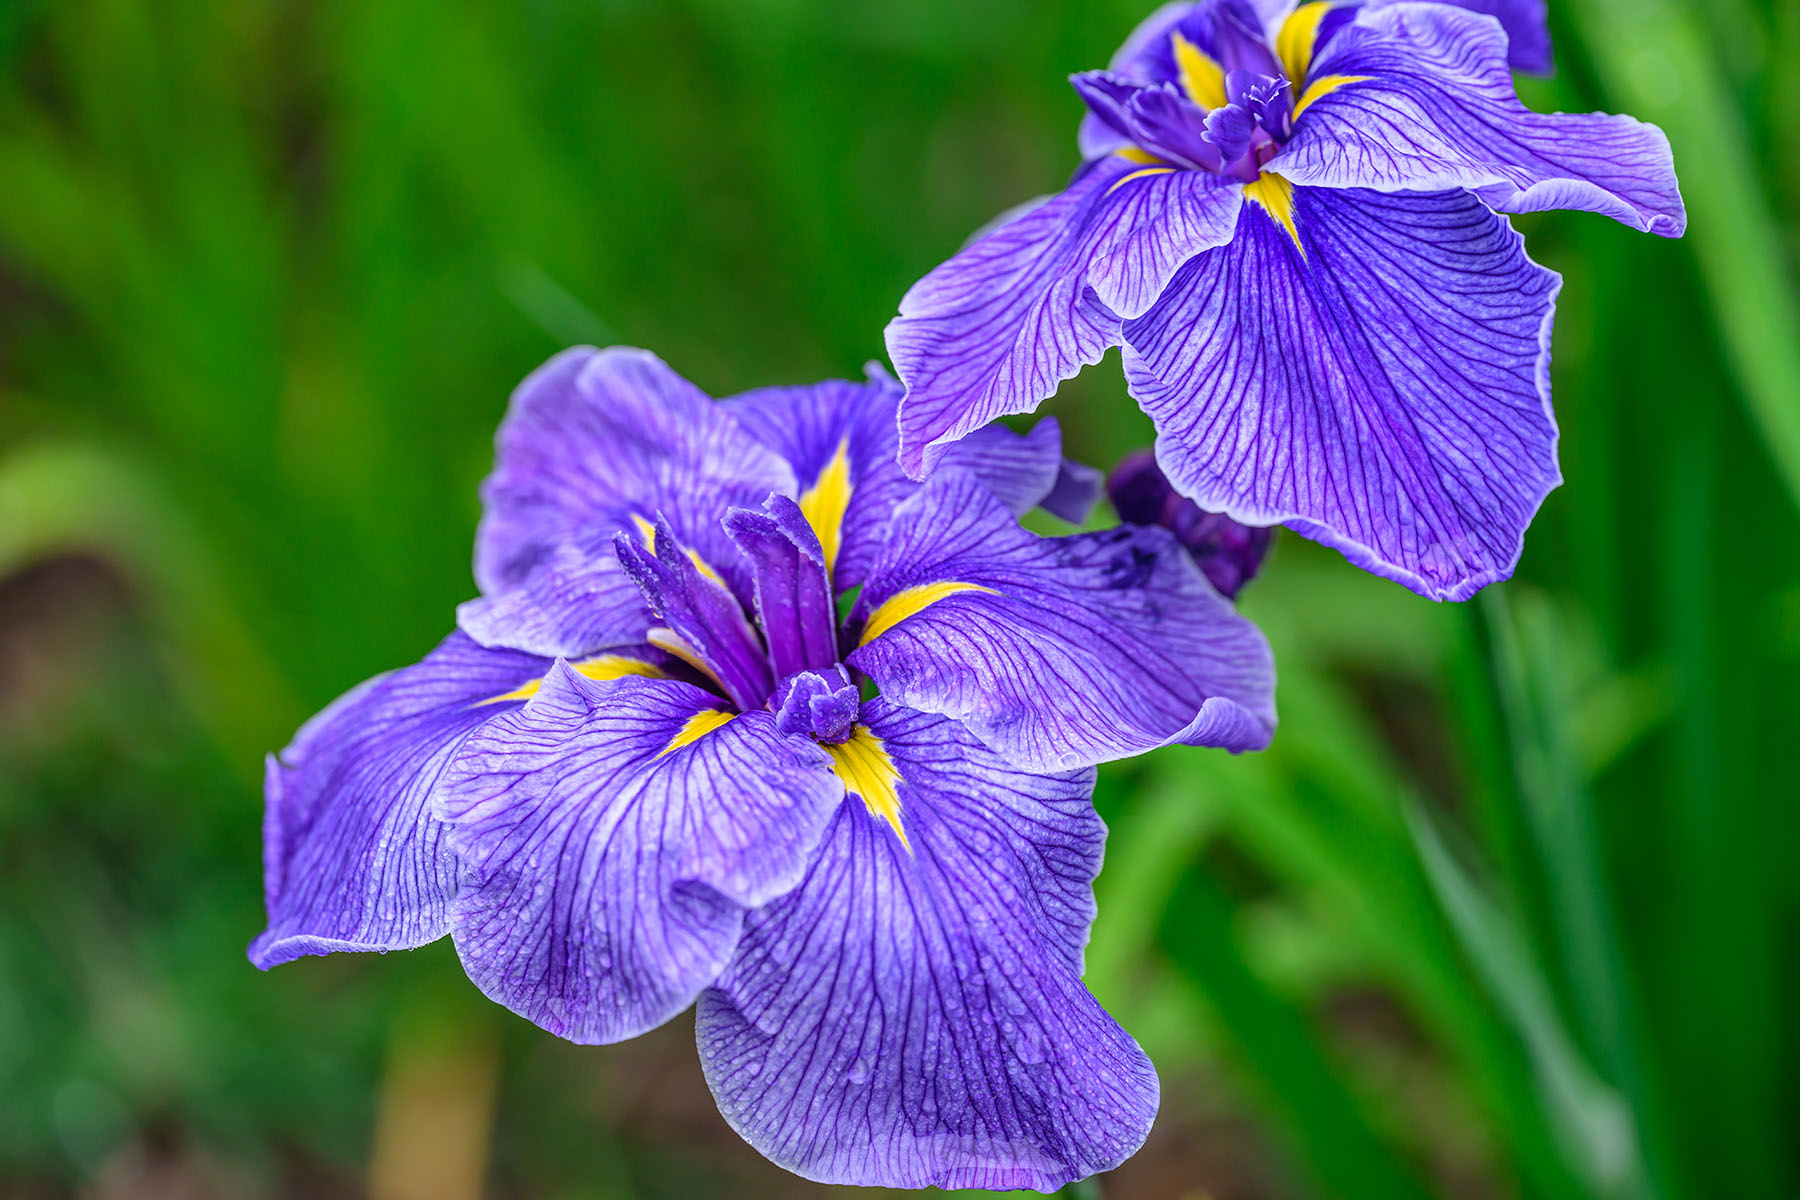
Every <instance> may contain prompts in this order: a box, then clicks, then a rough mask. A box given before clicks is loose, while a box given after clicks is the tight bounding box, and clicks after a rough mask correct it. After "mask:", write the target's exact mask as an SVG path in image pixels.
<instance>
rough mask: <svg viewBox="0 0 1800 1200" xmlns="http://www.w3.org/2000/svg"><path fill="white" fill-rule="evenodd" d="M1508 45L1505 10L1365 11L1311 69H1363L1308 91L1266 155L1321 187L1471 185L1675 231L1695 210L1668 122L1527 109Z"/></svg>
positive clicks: (1534, 203)
mask: <svg viewBox="0 0 1800 1200" xmlns="http://www.w3.org/2000/svg"><path fill="white" fill-rule="evenodd" d="M1506 54H1507V41H1506V34H1505V33H1503V32H1502V31H1501V28H1500V25H1499V23H1498V22H1497V21H1495V20H1494V19H1493V18H1492V17H1489V16H1485V15H1482V14H1479V13H1472V12H1466V11H1463V10H1461V9H1456V8H1450V7H1448V6H1446V5H1443V4H1420V3H1399V4H1393V5H1390V6H1388V7H1384V8H1380V9H1376V10H1372V11H1364V12H1362V13H1359V14H1358V16H1357V18H1356V21H1355V23H1354V24H1352V25H1350V26H1348V27H1347V28H1345V29H1344V30H1342V31H1341V32H1339V33H1338V35H1337V36H1336V37H1334V38H1333V39H1332V40H1331V42H1330V44H1329V45H1328V46H1327V47H1326V48H1325V51H1324V53H1323V54H1322V55H1321V56H1320V57H1319V60H1318V61H1317V62H1316V63H1315V64H1314V67H1313V72H1312V74H1313V75H1314V76H1315V77H1318V76H1341V77H1345V78H1347V79H1349V80H1354V81H1355V82H1347V83H1345V84H1344V85H1343V86H1341V87H1338V88H1336V89H1335V90H1333V91H1330V92H1329V93H1327V94H1325V95H1323V96H1322V97H1321V98H1319V99H1317V100H1316V101H1314V102H1313V103H1311V104H1310V105H1308V106H1307V107H1306V108H1305V110H1304V112H1302V113H1301V115H1300V117H1299V118H1298V120H1297V121H1296V122H1295V125H1294V136H1293V139H1292V140H1291V141H1289V142H1288V144H1287V145H1286V147H1284V148H1283V150H1282V152H1281V153H1280V154H1278V155H1276V156H1275V157H1274V158H1273V159H1271V160H1270V161H1269V164H1268V168H1267V169H1268V170H1270V171H1272V172H1274V173H1276V174H1278V175H1282V176H1284V177H1286V178H1287V179H1289V180H1291V181H1292V182H1293V183H1296V184H1310V185H1316V186H1320V187H1332V188H1374V189H1376V190H1378V191H1383V192H1395V191H1434V190H1437V189H1440V188H1469V189H1471V190H1473V191H1475V192H1476V194H1478V195H1479V196H1480V197H1481V199H1482V200H1483V201H1484V202H1486V203H1487V204H1488V205H1489V206H1490V207H1493V208H1497V209H1499V210H1501V211H1502V212H1537V211H1540V210H1542V209H1549V208H1574V209H1583V210H1586V211H1590V212H1598V213H1604V214H1605V215H1607V216H1609V217H1612V218H1614V219H1615V220H1618V221H1622V222H1623V223H1625V224H1627V225H1630V226H1632V227H1633V228H1635V229H1642V230H1647V231H1649V232H1651V233H1657V234H1661V235H1663V236H1665V237H1679V236H1680V235H1681V233H1682V231H1683V230H1684V229H1685V228H1686V227H1687V212H1686V209H1684V208H1683V206H1682V202H1681V191H1680V188H1679V187H1678V186H1677V185H1676V181H1675V166H1674V160H1673V158H1672V157H1671V156H1670V153H1669V139H1668V138H1666V137H1664V136H1663V132H1662V130H1660V129H1658V128H1656V126H1654V125H1646V124H1644V123H1643V122H1641V121H1638V120H1635V119H1633V118H1631V117H1624V116H1608V115H1606V114H1604V113H1592V114H1588V115H1579V116H1578V115H1570V114H1564V113H1535V112H1532V111H1531V110H1530V109H1528V108H1526V107H1525V106H1524V105H1523V104H1521V103H1519V98H1518V95H1517V94H1516V92H1515V91H1514V88H1513V79H1512V73H1511V72H1510V71H1509V70H1508V68H1507V58H1506Z"/></svg>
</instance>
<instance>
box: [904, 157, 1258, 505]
mask: <svg viewBox="0 0 1800 1200" xmlns="http://www.w3.org/2000/svg"><path fill="white" fill-rule="evenodd" d="M1146 170H1148V171H1151V172H1152V173H1150V174H1145V175H1140V176H1139V177H1137V178H1128V177H1130V176H1133V175H1136V174H1137V173H1138V172H1141V171H1146ZM1158 172H1160V173H1158ZM1241 192H1242V189H1241V188H1240V187H1239V186H1237V185H1236V184H1235V183H1234V182H1229V181H1226V180H1224V179H1222V178H1221V177H1218V176H1213V175H1209V174H1207V173H1205V172H1198V171H1170V170H1168V169H1166V168H1143V167H1141V166H1139V165H1137V164H1133V163H1130V162H1127V161H1125V160H1124V159H1122V158H1109V159H1105V160H1103V161H1101V162H1099V163H1096V164H1094V165H1093V166H1092V167H1091V168H1090V169H1088V170H1086V171H1085V173H1083V174H1082V175H1081V176H1080V177H1079V178H1077V179H1076V180H1075V181H1074V182H1073V183H1071V184H1070V185H1069V188H1068V189H1067V190H1066V191H1064V192H1062V193H1061V194H1060V195H1058V196H1056V197H1054V198H1052V199H1051V200H1049V201H1048V202H1046V203H1045V204H1043V205H1041V206H1039V207H1037V208H1034V209H1032V210H1031V211H1029V212H1027V213H1025V214H1024V215H1022V216H1020V217H1019V218H1017V219H1016V220H1013V221H1010V222H1008V223H1006V224H1004V225H1002V226H1000V227H999V228H997V229H995V230H994V231H993V232H992V233H990V234H988V235H987V236H986V237H984V238H981V239H979V240H978V241H976V242H975V243H973V244H972V245H970V246H969V247H968V248H966V249H965V250H963V251H962V252H961V253H959V254H957V255H956V256H954V257H953V258H951V259H949V260H948V261H947V262H945V263H943V264H942V265H941V266H939V267H938V268H937V269H935V270H933V271H932V272H931V273H930V274H929V275H927V276H925V278H923V279H921V280H920V281H919V282H918V283H916V284H914V285H913V287H912V289H911V290H910V291H908V292H907V294H906V296H905V297H904V298H903V299H902V300H901V301H900V315H899V317H897V318H896V319H895V320H894V321H892V322H891V323H890V324H889V325H888V328H887V347H888V355H889V357H890V358H892V360H893V362H894V366H895V369H896V370H898V371H899V373H900V378H901V380H902V381H903V382H904V383H905V384H906V387H907V393H906V397H905V399H904V401H903V402H902V403H901V406H900V465H901V467H902V468H903V469H905V470H906V472H907V473H908V474H910V475H912V476H914V477H920V476H923V475H924V474H927V473H928V472H929V471H930V470H931V469H932V468H933V467H935V466H936V465H937V464H938V462H939V460H940V459H942V457H943V455H944V452H945V448H946V446H947V445H948V444H949V443H951V442H954V441H956V440H957V439H958V438H960V437H963V436H964V435H966V434H968V433H971V432H973V431H974V430H976V429H979V428H980V427H981V426H983V425H986V424H988V423H989V422H991V421H993V420H994V419H996V418H998V417H1001V416H1004V415H1006V414H1008V413H1019V412H1028V411H1030V410H1031V409H1033V408H1036V407H1037V405H1038V404H1039V403H1040V402H1041V401H1042V400H1043V399H1044V398H1045V397H1047V396H1049V395H1050V394H1051V393H1053V392H1054V391H1055V390H1056V387H1057V385H1058V384H1059V383H1061V382H1062V381H1063V380H1065V379H1068V378H1070V377H1072V376H1073V375H1075V374H1076V373H1077V372H1078V371H1080V370H1081V368H1082V367H1084V366H1088V365H1091V364H1093V363H1096V362H1099V361H1100V359H1101V357H1102V356H1103V355H1104V354H1105V353H1106V351H1107V349H1108V348H1109V347H1110V346H1113V345H1116V344H1117V341H1118V332H1119V321H1120V318H1121V317H1122V316H1135V315H1137V314H1138V313H1141V312H1143V311H1144V310H1145V309H1147V308H1148V307H1149V306H1150V305H1151V304H1152V303H1153V302H1154V301H1155V299H1156V297H1157V296H1158V295H1159V294H1160V293H1161V292H1162V289H1163V286H1164V284H1165V283H1166V282H1167V280H1168V279H1169V278H1170V277H1171V276H1172V275H1173V274H1174V272H1175V271H1176V269H1177V268H1179V267H1180V265H1181V263H1182V262H1184V261H1185V260H1186V259H1187V258H1189V257H1190V256H1192V255H1194V254H1198V253H1199V252H1200V251H1202V250H1204V249H1207V248H1208V247H1211V246H1215V245H1218V244H1220V243H1222V242H1223V241H1225V240H1226V239H1227V238H1228V237H1230V234H1231V229H1232V225H1233V222H1234V221H1235V218H1236V212H1237V207H1238V205H1239V203H1240V197H1241Z"/></svg>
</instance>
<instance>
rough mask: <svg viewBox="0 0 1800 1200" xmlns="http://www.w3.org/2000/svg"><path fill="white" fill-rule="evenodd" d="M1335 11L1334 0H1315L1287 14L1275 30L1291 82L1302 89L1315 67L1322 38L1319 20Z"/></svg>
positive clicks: (1276, 48)
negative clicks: (1314, 58) (1317, 49)
mask: <svg viewBox="0 0 1800 1200" xmlns="http://www.w3.org/2000/svg"><path fill="white" fill-rule="evenodd" d="M1330 11H1331V4H1330V0H1313V3H1311V4H1302V5H1301V6H1300V7H1299V8H1296V9H1295V10H1294V11H1293V12H1291V13H1289V14H1288V15H1287V20H1285V21H1283V22H1282V23H1281V29H1280V30H1279V31H1278V32H1277V33H1276V34H1275V56H1276V57H1277V58H1279V59H1281V67H1282V69H1283V70H1284V71H1286V72H1287V77H1288V84H1289V86H1291V87H1293V88H1295V89H1296V90H1298V89H1299V87H1300V84H1301V83H1302V82H1303V81H1304V80H1305V79H1306V73H1307V72H1308V71H1310V70H1312V57H1313V47H1314V45H1315V44H1317V42H1318V40H1319V23H1320V22H1321V21H1323V20H1324V19H1325V14H1326V13H1328V12H1330Z"/></svg>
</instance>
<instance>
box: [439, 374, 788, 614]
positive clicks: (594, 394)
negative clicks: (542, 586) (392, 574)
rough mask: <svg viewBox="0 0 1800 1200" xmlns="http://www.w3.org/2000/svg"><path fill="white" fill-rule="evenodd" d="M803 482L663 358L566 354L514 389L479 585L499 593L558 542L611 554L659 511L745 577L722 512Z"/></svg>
mask: <svg viewBox="0 0 1800 1200" xmlns="http://www.w3.org/2000/svg"><path fill="white" fill-rule="evenodd" d="M794 482H795V481H794V476H793V472H792V471H791V470H790V469H789V468H788V465H787V464H786V463H785V462H784V461H782V459H781V458H780V456H779V455H776V454H774V453H772V452H771V451H770V450H769V449H768V447H766V446H764V445H762V444H761V443H760V442H758V441H756V439H754V438H752V437H750V436H749V435H748V434H746V433H745V432H744V430H743V429H741V428H740V427H739V426H738V424H737V422H735V421H733V420H732V419H731V417H730V416H729V415H728V414H727V413H725V412H723V411H721V410H720V408H719V406H718V405H716V404H714V403H713V401H712V400H711V399H709V398H708V397H707V396H706V395H705V394H704V393H702V392H701V391H700V390H699V389H698V388H696V387H695V386H694V385H693V384H691V383H689V382H688V381H687V380H685V379H683V378H682V377H681V376H679V375H677V374H676V373H675V372H674V371H672V370H670V369H669V367H668V366H667V364H665V363H664V362H663V361H662V360H661V359H660V358H657V357H656V356H655V355H654V354H651V353H649V352H648V351H645V350H635V349H631V348H627V347H614V348H612V349H608V350H595V349H593V348H592V347H586V346H583V347H578V348H576V349H573V350H568V351H565V352H563V353H562V354H559V355H557V356H556V357H555V358H553V359H551V360H550V361H549V362H548V363H546V364H545V365H544V366H542V367H540V368H539V369H538V370H537V371H535V372H534V373H533V374H532V375H531V376H530V377H529V378H528V379H526V380H525V382H524V383H522V384H520V385H519V387H518V390H517V391H515V392H514V393H513V398H512V403H511V406H510V407H509V408H508V410H507V415H506V419H505V421H504V422H503V423H502V424H501V426H500V432H499V435H498V437H497V438H496V446H495V462H494V472H493V474H492V475H490V476H489V477H488V478H487V481H486V482H485V483H483V485H482V501H483V505H484V515H483V517H482V521H481V528H480V530H479V531H478V532H477V534H476V546H475V574H476V579H477V581H478V582H479V583H480V585H481V589H482V591H483V592H484V593H486V594H488V595H490V596H492V595H495V594H497V593H500V592H503V591H505V590H507V589H509V588H512V587H516V586H518V585H520V584H522V583H524V582H525V581H526V580H527V579H528V577H529V576H530V575H531V573H532V571H533V570H534V569H535V568H536V567H537V566H538V565H539V564H540V563H542V562H544V561H545V560H546V559H547V558H549V557H550V556H551V555H552V554H553V553H554V552H555V551H556V550H557V548H558V547H559V546H564V545H567V546H571V547H573V548H574V549H575V550H577V551H580V552H582V553H584V554H586V555H588V556H589V557H593V558H600V557H604V556H605V555H606V554H607V552H608V550H609V549H610V547H611V544H612V537H613V534H615V533H617V532H618V531H620V530H621V529H631V528H632V527H633V525H634V521H633V518H634V517H637V518H641V519H643V520H645V521H650V522H654V521H656V520H657V519H658V518H659V517H662V518H666V519H667V520H668V521H669V523H670V524H671V525H672V526H673V527H674V529H675V531H676V533H677V534H679V535H680V536H681V538H682V540H683V541H684V542H686V543H687V544H688V545H690V546H693V547H694V548H696V549H697V550H698V551H699V553H700V554H701V555H702V556H703V557H705V558H706V559H707V560H708V561H709V562H712V563H713V565H714V566H715V568H717V569H718V570H719V571H720V572H722V573H724V574H725V575H726V576H727V578H729V579H731V580H732V582H733V583H734V585H735V584H737V583H739V582H741V580H740V579H739V577H738V567H737V564H736V563H735V559H734V557H733V554H732V548H731V543H730V540H729V539H727V538H726V537H725V533H724V531H723V530H722V529H720V528H719V514H720V513H722V512H724V511H725V510H726V509H727V508H730V507H732V506H734V505H754V504H760V503H762V501H763V499H764V498H765V497H767V496H768V494H769V493H770V492H782V493H784V494H788V495H791V494H793V490H794Z"/></svg>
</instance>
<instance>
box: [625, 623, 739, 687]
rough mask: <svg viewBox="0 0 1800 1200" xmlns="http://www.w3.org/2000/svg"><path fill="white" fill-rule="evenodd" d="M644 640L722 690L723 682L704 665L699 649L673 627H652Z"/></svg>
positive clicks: (704, 661)
mask: <svg viewBox="0 0 1800 1200" xmlns="http://www.w3.org/2000/svg"><path fill="white" fill-rule="evenodd" d="M644 640H645V641H646V642H649V643H650V644H651V645H652V646H655V647H656V648H657V649H658V650H667V651H668V652H669V653H670V654H673V655H674V656H675V657H676V658H679V659H680V660H681V661H682V662H684V663H686V664H687V665H688V666H690V667H692V668H694V670H696V671H698V672H700V673H701V674H702V675H704V676H706V677H707V678H708V679H710V680H712V681H713V682H714V683H717V684H718V685H719V688H720V690H721V691H722V690H724V687H725V684H724V683H723V682H721V681H720V679H719V677H718V676H717V675H715V674H713V669H712V668H711V667H709V666H707V665H706V659H704V658H702V657H701V655H700V651H698V650H696V649H694V647H693V646H692V645H691V644H690V643H689V642H688V640H687V639H686V638H684V637H682V636H681V635H680V634H679V633H676V632H675V631H674V630H673V629H660V628H659V629H652V630H651V631H650V632H649V633H647V634H645V635H644Z"/></svg>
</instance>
